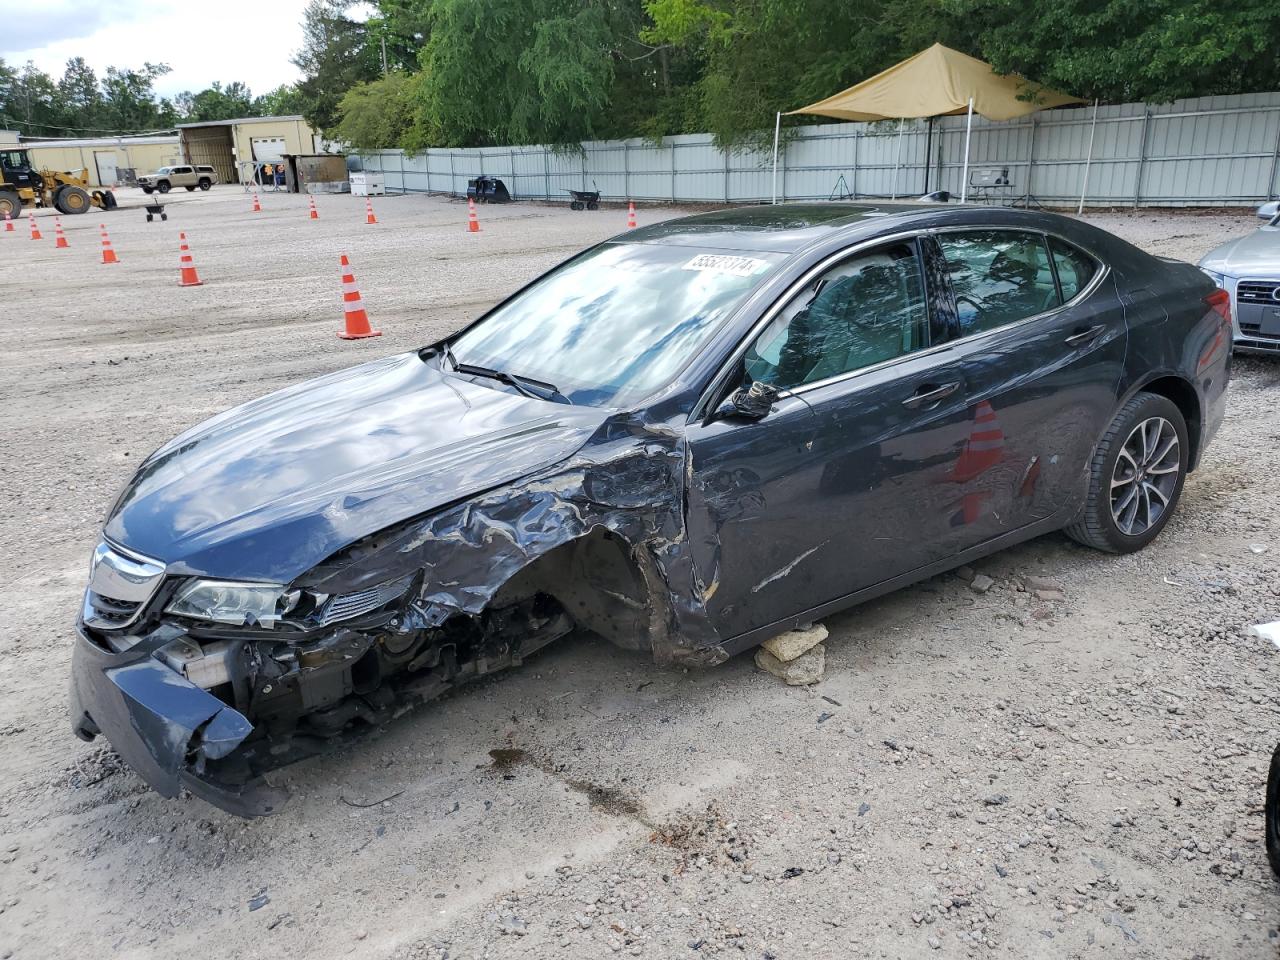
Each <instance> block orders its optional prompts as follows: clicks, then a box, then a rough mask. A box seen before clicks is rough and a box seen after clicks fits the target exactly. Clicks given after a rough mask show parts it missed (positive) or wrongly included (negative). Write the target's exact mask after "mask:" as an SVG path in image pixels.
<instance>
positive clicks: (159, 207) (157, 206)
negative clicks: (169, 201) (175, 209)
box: [142, 203, 169, 223]
mask: <svg viewBox="0 0 1280 960" xmlns="http://www.w3.org/2000/svg"><path fill="white" fill-rule="evenodd" d="M142 209H144V210H146V211H147V223H150V222H151V221H152V220H154V219H155V218H156V216H157V215H159V217H160V219H161V220H168V219H169V215H168V214H167V213H165V212H164V204H163V203H148V204H147V205H146V206H144V207H143V208H142Z"/></svg>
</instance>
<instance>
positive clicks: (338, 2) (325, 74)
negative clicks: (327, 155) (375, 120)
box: [293, 0, 382, 132]
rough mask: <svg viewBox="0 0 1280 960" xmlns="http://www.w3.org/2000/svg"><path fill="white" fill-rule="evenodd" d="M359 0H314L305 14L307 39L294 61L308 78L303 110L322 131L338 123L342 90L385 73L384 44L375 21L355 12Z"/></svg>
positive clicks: (301, 85) (302, 94)
mask: <svg viewBox="0 0 1280 960" xmlns="http://www.w3.org/2000/svg"><path fill="white" fill-rule="evenodd" d="M355 5H356V4H355V0H311V3H309V4H308V5H307V9H306V12H305V13H304V15H303V21H302V29H303V37H304V39H303V44H302V49H301V50H300V51H299V52H298V54H297V56H295V57H294V58H293V63H294V65H295V66H297V67H298V69H300V70H301V71H302V72H303V74H304V77H303V79H302V81H301V82H300V83H299V84H298V93H299V97H300V99H301V101H302V115H303V116H304V117H306V118H307V122H308V123H310V124H311V125H312V126H313V127H315V128H316V129H317V130H320V131H323V132H328V131H330V130H332V129H333V127H334V125H335V124H336V123H337V122H338V103H339V102H340V101H341V100H342V95H343V94H344V93H346V92H347V91H348V90H350V89H351V88H352V87H354V86H355V85H356V84H358V83H367V82H369V81H370V80H376V79H377V78H378V76H379V75H380V74H381V72H382V60H381V49H380V47H381V44H380V43H374V42H372V38H371V37H370V33H369V25H368V24H366V23H363V22H361V21H358V20H355V19H353V18H352V17H351V16H350V15H349V11H350V9H351V8H352V7H353V6H355Z"/></svg>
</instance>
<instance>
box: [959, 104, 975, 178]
mask: <svg viewBox="0 0 1280 960" xmlns="http://www.w3.org/2000/svg"><path fill="white" fill-rule="evenodd" d="M972 135H973V97H970V98H969V119H968V120H966V121H965V124H964V170H963V171H962V172H961V174H960V202H961V203H964V202H965V201H966V200H967V199H969V138H970V137H971V136H972Z"/></svg>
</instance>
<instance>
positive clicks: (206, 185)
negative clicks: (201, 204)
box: [200, 178, 213, 190]
mask: <svg viewBox="0 0 1280 960" xmlns="http://www.w3.org/2000/svg"><path fill="white" fill-rule="evenodd" d="M212 186H213V181H212V180H209V179H207V178H206V179H204V180H201V181H200V189H201V190H208V189H209V188H210V187H212Z"/></svg>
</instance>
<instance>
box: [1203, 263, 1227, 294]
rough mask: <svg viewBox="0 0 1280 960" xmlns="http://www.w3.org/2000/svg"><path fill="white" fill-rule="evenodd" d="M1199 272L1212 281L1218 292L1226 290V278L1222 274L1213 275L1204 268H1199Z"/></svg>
mask: <svg viewBox="0 0 1280 960" xmlns="http://www.w3.org/2000/svg"><path fill="white" fill-rule="evenodd" d="M1200 272H1201V273H1203V274H1204V275H1205V276H1206V277H1208V278H1209V279H1210V280H1212V281H1213V282H1214V284H1216V285H1217V287H1218V289H1219V290H1225V289H1226V288H1227V278H1226V277H1224V276H1223V275H1222V274H1220V273H1214V272H1213V271H1212V270H1206V269H1205V268H1204V267H1201V268H1200Z"/></svg>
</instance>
